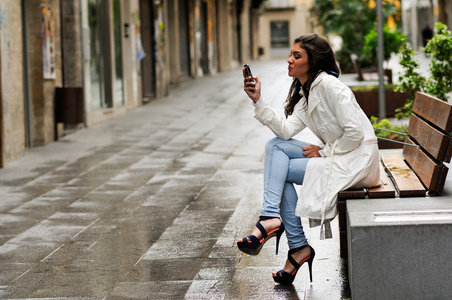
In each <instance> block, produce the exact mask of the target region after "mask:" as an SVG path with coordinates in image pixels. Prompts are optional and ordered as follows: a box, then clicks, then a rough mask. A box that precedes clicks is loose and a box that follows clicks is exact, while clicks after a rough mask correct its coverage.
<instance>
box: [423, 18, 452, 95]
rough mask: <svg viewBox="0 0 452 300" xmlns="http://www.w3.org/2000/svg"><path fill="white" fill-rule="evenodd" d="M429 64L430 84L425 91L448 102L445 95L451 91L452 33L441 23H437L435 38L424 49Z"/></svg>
mask: <svg viewBox="0 0 452 300" xmlns="http://www.w3.org/2000/svg"><path fill="white" fill-rule="evenodd" d="M425 51H426V54H427V56H431V57H432V61H431V62H430V73H431V75H432V78H431V82H429V83H428V84H427V86H426V89H425V91H426V92H427V93H429V94H431V95H434V96H436V97H438V98H439V99H442V100H445V101H447V100H448V97H447V95H446V94H447V93H449V92H451V91H452V32H450V30H448V29H447V26H446V25H444V24H443V23H440V22H439V23H437V25H436V27H435V36H434V37H433V38H432V39H431V40H430V41H429V42H428V44H427V46H426V47H425Z"/></svg>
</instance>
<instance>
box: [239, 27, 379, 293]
mask: <svg viewBox="0 0 452 300" xmlns="http://www.w3.org/2000/svg"><path fill="white" fill-rule="evenodd" d="M287 62H288V64H289V66H288V73H289V74H288V75H289V76H291V77H293V83H292V86H291V88H290V90H289V95H288V97H287V101H286V104H285V115H286V118H283V117H280V116H278V115H277V114H276V113H275V111H274V110H273V109H272V108H271V107H270V106H268V105H267V104H266V103H265V101H264V100H263V98H262V96H261V82H260V80H259V78H258V77H253V78H254V81H252V80H251V79H252V78H251V77H247V78H245V80H244V90H245V92H246V93H247V95H248V96H249V97H250V98H251V100H252V101H253V104H254V106H255V118H256V119H257V120H259V121H260V122H261V123H262V124H264V125H265V126H267V127H268V128H270V129H271V130H272V131H273V132H274V133H275V135H276V138H273V139H271V140H270V141H269V142H268V143H267V145H266V154H265V167H264V201H263V207H262V211H261V214H260V218H259V222H258V223H257V224H256V227H255V228H254V229H253V231H252V233H251V235H250V236H248V237H245V238H243V239H242V240H239V241H238V242H237V245H238V247H239V249H240V250H241V251H243V252H245V253H248V254H251V255H257V254H258V253H259V252H260V250H261V248H262V246H263V245H264V243H265V242H266V241H267V240H268V239H269V238H271V237H272V236H276V237H277V250H278V245H279V239H280V237H281V234H282V233H283V232H284V230H285V231H286V235H287V240H288V244H289V249H290V250H289V253H288V259H287V261H286V264H285V266H284V268H283V269H282V270H280V271H278V272H276V273H273V279H274V280H275V282H278V283H281V284H291V283H292V282H293V280H294V279H295V275H296V273H297V271H298V269H299V268H300V267H301V265H302V264H303V263H305V262H308V266H309V271H310V279H311V281H312V274H311V270H312V262H313V259H314V256H315V252H314V249H313V248H312V247H311V246H310V245H309V244H308V241H307V239H306V236H305V234H304V231H303V226H302V223H301V219H300V217H298V216H296V214H295V210H296V207H297V201H298V195H297V193H296V191H295V188H294V184H298V185H301V190H300V193H299V198H300V199H301V201H300V202H301V203H300V212H301V216H302V217H306V218H309V219H310V221H315V223H316V225H321V238H322V239H323V238H325V224H326V225H329V223H328V222H329V221H330V220H332V219H333V218H334V217H335V216H336V214H337V208H336V203H337V193H338V192H339V191H341V190H344V189H347V188H350V187H356V188H359V187H372V186H375V185H377V184H378V182H379V178H380V174H379V162H378V157H379V153H378V145H377V139H376V137H375V134H374V130H373V128H372V125H371V123H370V121H369V120H368V118H367V117H366V115H365V114H364V112H363V111H362V110H361V108H360V107H359V105H358V104H357V102H356V100H355V97H354V95H353V93H352V91H351V90H350V88H349V87H347V86H346V85H345V84H343V83H342V82H341V81H340V80H339V79H338V78H337V77H338V76H339V75H338V74H339V68H338V67H337V65H336V60H335V55H334V52H333V50H332V49H331V47H330V45H329V43H328V41H327V40H326V39H324V38H322V37H320V36H318V35H316V34H307V35H303V36H300V37H299V38H297V39H296V40H295V42H294V44H293V47H292V50H291V53H290V56H289V58H288V60H287ZM244 76H246V75H245V70H244ZM305 128H309V129H310V130H311V131H312V132H313V133H314V134H315V135H316V136H317V137H318V138H319V140H320V141H321V142H322V143H323V145H320V146H319V145H311V144H309V143H306V142H303V141H298V140H295V139H292V137H293V136H295V135H296V134H298V133H299V132H300V131H302V130H303V129H305ZM311 226H314V222H312V223H311ZM326 228H329V226H327V227H326ZM327 237H329V236H327Z"/></svg>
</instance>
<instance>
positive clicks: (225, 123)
mask: <svg viewBox="0 0 452 300" xmlns="http://www.w3.org/2000/svg"><path fill="white" fill-rule="evenodd" d="M251 66H252V68H253V72H254V73H255V74H256V75H259V76H260V78H261V80H262V81H263V93H264V95H265V98H266V99H267V101H269V102H270V103H271V105H273V106H274V107H275V108H277V109H280V110H281V112H282V102H283V101H284V99H285V97H286V95H287V92H288V88H289V85H290V83H291V79H290V78H288V77H287V75H286V73H287V65H286V62H285V60H281V61H270V62H253V63H252V64H251ZM252 115H253V107H252V105H251V103H250V100H249V99H248V98H247V97H246V95H245V94H244V92H243V90H242V77H241V70H234V71H231V72H226V73H222V74H218V75H215V76H210V77H205V78H203V79H199V80H194V81H187V82H184V83H182V84H180V86H178V87H177V88H174V89H173V90H172V91H171V92H170V94H169V96H168V97H166V98H163V99H159V100H155V101H153V102H151V103H149V104H147V105H145V106H143V107H140V108H138V109H136V110H134V111H131V112H129V113H127V114H125V115H123V116H121V117H118V118H115V119H113V120H110V121H107V122H104V123H102V124H99V125H95V126H92V127H90V128H84V129H81V130H79V131H77V132H75V133H73V134H70V135H68V136H66V137H64V138H62V139H60V140H59V141H57V142H55V143H52V144H50V145H47V146H44V147H39V148H33V149H30V150H29V151H27V153H26V154H25V155H23V156H22V157H20V158H18V159H17V160H16V161H14V162H13V163H11V164H9V165H8V166H7V167H5V168H4V169H1V170H0V193H1V196H0V270H1V271H0V298H1V299H32V298H45V299H130V298H134V299H343V298H347V297H349V293H348V290H347V282H346V279H345V276H344V274H345V272H346V271H345V269H344V268H345V267H344V262H343V261H342V260H340V259H339V242H338V231H337V224H335V223H334V224H333V230H334V232H333V235H334V238H333V239H330V240H326V241H320V240H319V232H318V229H317V228H313V229H310V228H309V226H308V225H307V224H306V223H305V225H306V226H305V230H306V233H307V235H308V238H309V240H310V242H311V244H312V245H313V247H314V248H315V249H316V253H317V255H316V259H315V261H314V265H313V277H314V278H313V279H314V282H313V283H312V284H311V283H310V282H309V280H308V279H307V278H308V277H307V276H308V274H307V273H308V270H307V266H306V265H305V266H303V268H302V269H301V270H300V272H299V274H298V276H297V278H296V280H295V282H294V284H293V286H289V287H284V286H280V285H276V284H275V283H274V282H273V280H272V277H271V272H272V271H277V270H279V269H281V267H282V266H283V264H284V262H285V259H286V251H287V249H288V248H287V244H286V240H285V239H284V236H283V239H282V241H281V244H282V245H281V248H282V249H280V255H278V256H275V255H274V249H275V239H272V240H270V241H269V242H268V243H267V244H266V245H265V247H264V249H263V251H262V252H261V254H260V255H259V256H255V257H254V256H253V257H252V256H248V255H244V254H242V253H241V252H240V251H239V250H238V249H237V247H236V241H237V240H238V239H239V238H242V237H243V236H246V235H248V234H249V233H250V231H251V229H252V228H253V226H254V224H255V222H256V220H257V218H258V214H259V210H260V207H261V202H262V189H263V187H262V181H263V180H262V172H263V154H264V145H265V143H266V141H267V140H268V139H269V138H270V137H272V136H273V134H272V133H271V132H270V130H268V129H267V128H265V127H264V126H262V125H260V124H259V123H258V122H257V121H256V120H254V119H253V117H252ZM304 138H306V139H308V140H309V139H311V138H312V136H309V135H305V136H304Z"/></svg>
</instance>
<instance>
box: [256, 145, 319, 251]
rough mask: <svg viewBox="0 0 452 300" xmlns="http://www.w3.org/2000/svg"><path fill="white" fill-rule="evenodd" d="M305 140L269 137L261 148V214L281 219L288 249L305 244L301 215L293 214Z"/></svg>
mask: <svg viewBox="0 0 452 300" xmlns="http://www.w3.org/2000/svg"><path fill="white" fill-rule="evenodd" d="M309 145H310V144H309V143H305V142H302V141H298V140H294V139H290V140H288V141H286V140H283V139H280V138H272V139H271V140H269V141H268V142H267V145H266V147H265V165H264V203H263V206H262V212H261V214H260V215H261V216H263V217H278V218H281V219H282V221H283V222H284V226H285V229H286V236H287V241H288V244H289V248H290V249H293V248H298V247H301V246H304V245H307V244H308V241H307V239H306V236H305V234H304V231H303V225H302V223H301V218H300V217H298V216H296V215H295V210H296V208H297V201H298V195H297V192H296V190H295V187H294V184H299V185H301V184H303V179H304V174H305V170H306V166H307V164H308V161H309V159H310V158H306V157H305V156H304V155H303V147H304V146H309Z"/></svg>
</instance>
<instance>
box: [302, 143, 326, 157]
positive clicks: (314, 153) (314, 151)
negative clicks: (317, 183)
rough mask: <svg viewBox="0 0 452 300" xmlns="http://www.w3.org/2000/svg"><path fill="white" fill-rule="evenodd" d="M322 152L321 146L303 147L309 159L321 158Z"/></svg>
mask: <svg viewBox="0 0 452 300" xmlns="http://www.w3.org/2000/svg"><path fill="white" fill-rule="evenodd" d="M320 150H322V148H320V147H319V146H316V145H309V146H306V147H303V155H304V156H306V157H307V158H311V157H320V153H319V151H320Z"/></svg>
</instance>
